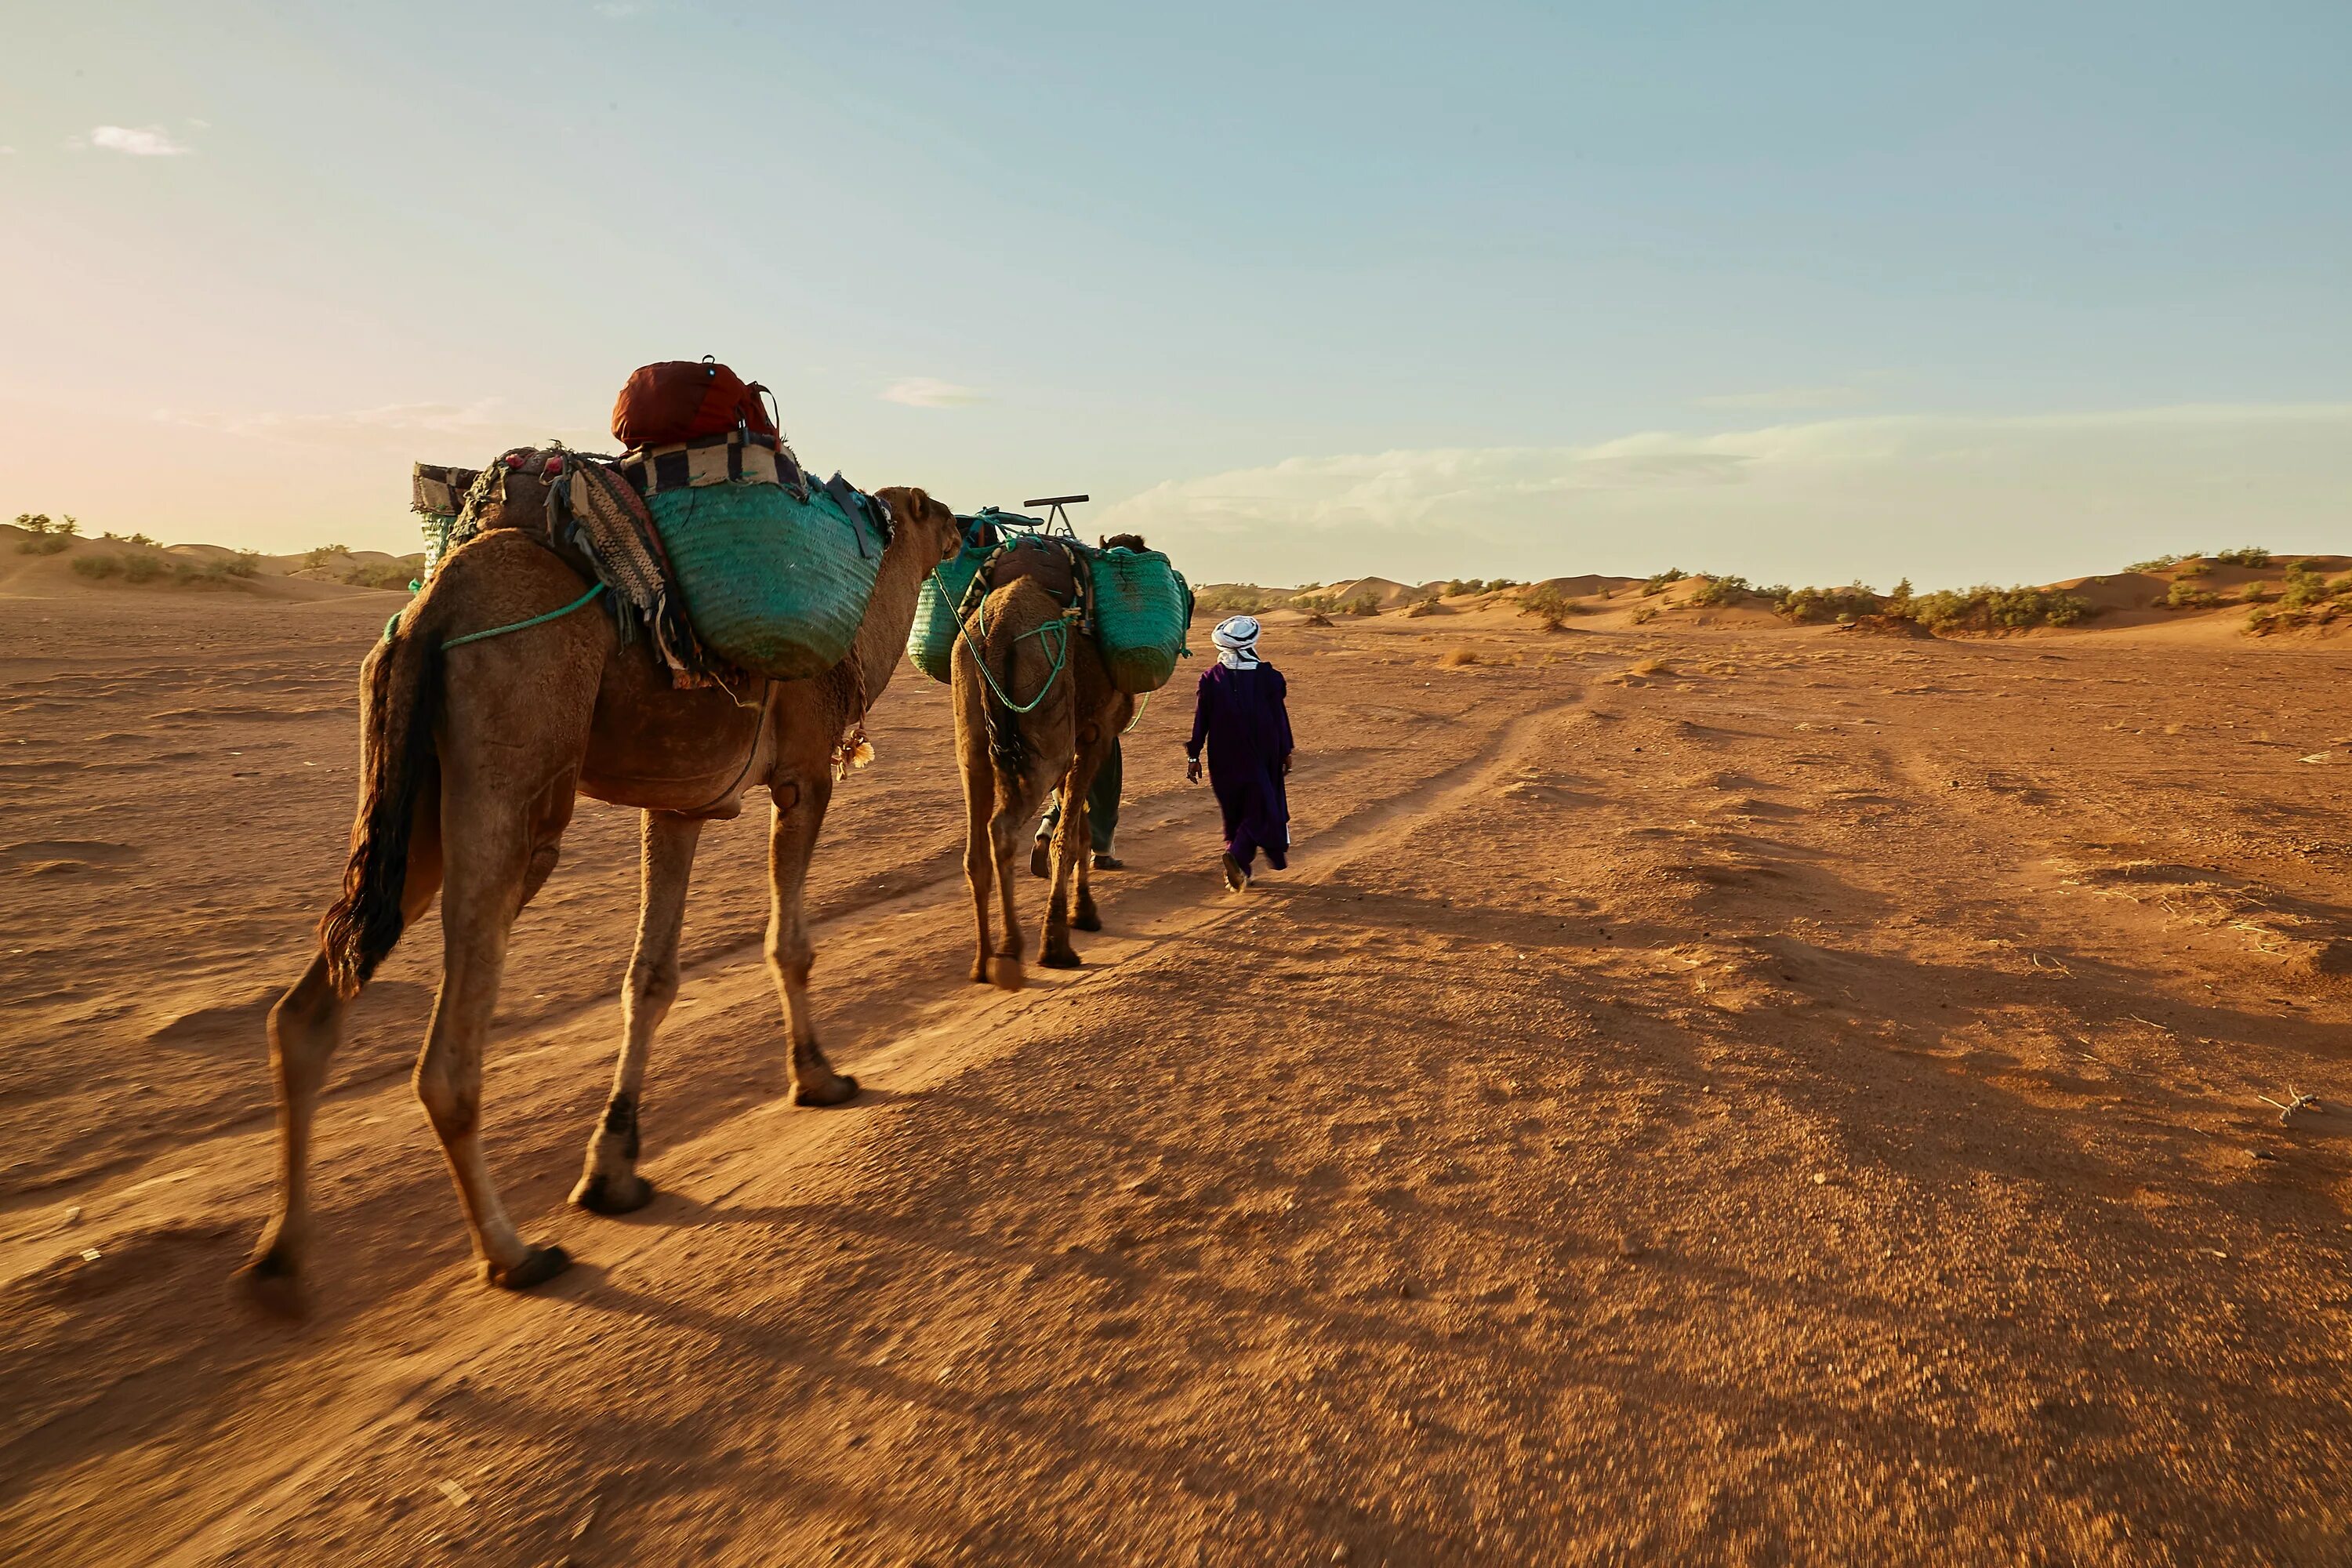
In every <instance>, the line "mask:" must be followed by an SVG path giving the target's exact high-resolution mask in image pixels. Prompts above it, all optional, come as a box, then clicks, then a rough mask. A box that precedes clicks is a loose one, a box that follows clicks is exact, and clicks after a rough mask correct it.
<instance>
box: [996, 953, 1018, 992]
mask: <svg viewBox="0 0 2352 1568" xmlns="http://www.w3.org/2000/svg"><path fill="white" fill-rule="evenodd" d="M988 983H989V984H992V985H993V986H995V987H996V988H997V989H998V990H999V991H1018V990H1020V989H1021V987H1022V985H1023V984H1024V976H1023V974H1022V973H1021V961H1020V960H1019V959H1017V958H992V959H990V960H989V961H988Z"/></svg>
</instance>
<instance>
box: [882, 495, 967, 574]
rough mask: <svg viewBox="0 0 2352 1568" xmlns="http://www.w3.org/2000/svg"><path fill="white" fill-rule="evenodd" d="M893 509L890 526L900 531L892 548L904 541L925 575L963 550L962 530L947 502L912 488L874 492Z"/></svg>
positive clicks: (896, 547) (891, 510)
mask: <svg viewBox="0 0 2352 1568" xmlns="http://www.w3.org/2000/svg"><path fill="white" fill-rule="evenodd" d="M874 493H875V494H876V495H877V496H879V497H880V498H881V499H882V500H883V501H884V502H886V503H887V505H888V506H889V508H890V525H891V527H892V528H893V529H895V530H897V531H898V537H897V538H896V539H893V540H892V541H891V548H892V549H894V550H895V549H898V547H899V544H900V542H902V541H903V542H905V545H906V547H907V548H908V549H909V550H912V551H913V552H915V555H914V559H915V560H916V562H917V563H919V564H920V565H921V567H922V569H923V570H924V571H926V572H928V571H929V570H930V569H931V568H932V567H934V566H936V565H938V564H939V563H940V562H942V561H945V560H946V559H947V558H948V557H949V556H950V555H953V554H954V553H955V552H957V551H958V550H960V549H961V548H962V547H963V529H962V526H961V524H960V523H958V522H957V521H956V515H955V513H954V512H953V511H952V510H950V509H949V507H948V505H947V503H946V502H944V501H936V500H932V499H931V498H930V495H929V492H928V491H925V490H919V489H916V488H914V487H913V486H912V485H892V486H891V487H890V488H889V489H886V490H877V491H875V492H874Z"/></svg>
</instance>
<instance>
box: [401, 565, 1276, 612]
mask: <svg viewBox="0 0 2352 1568" xmlns="http://www.w3.org/2000/svg"><path fill="white" fill-rule="evenodd" d="M414 575H415V574H414V573H411V572H408V571H407V570H406V569H405V568H404V569H403V573H402V576H403V580H404V581H405V580H406V578H408V577H411V576H414ZM1282 602H1283V596H1282V595H1280V594H1278V593H1276V592H1275V591H1274V590H1273V589H1271V588H1261V587H1259V586H1258V585H1257V584H1255V583H1220V584H1217V585H1216V586H1214V587H1212V588H1203V589H1202V590H1201V592H1200V593H1199V594H1198V595H1196V596H1195V597H1194V599H1193V607H1194V608H1195V609H1199V610H1202V611H1205V612H1206V613H1208V614H1209V615H1212V616H1218V617H1219V618H1221V619H1222V618H1223V617H1224V616H1255V615H1256V614H1258V613H1259V612H1260V611H1262V610H1269V609H1272V608H1273V607H1274V606H1275V605H1279V604H1281V603H1282Z"/></svg>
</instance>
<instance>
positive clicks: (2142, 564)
mask: <svg viewBox="0 0 2352 1568" xmlns="http://www.w3.org/2000/svg"><path fill="white" fill-rule="evenodd" d="M2179 559H2180V557H2179V556H2178V555H2151V556H2149V557H2148V558H2147V560H2145V561H2135V562H2133V563H2131V564H2130V565H2128V566H2126V567H2125V568H2124V570H2125V571H2126V572H2161V571H2163V570H2164V569H2165V568H2166V567H2168V566H2170V565H2172V564H2173V563H2175V562H2177V561H2179Z"/></svg>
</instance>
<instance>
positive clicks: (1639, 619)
mask: <svg viewBox="0 0 2352 1568" xmlns="http://www.w3.org/2000/svg"><path fill="white" fill-rule="evenodd" d="M1657 618H1658V606H1657V605H1641V606H1640V607H1638V608H1637V609H1635V610H1634V612H1633V614H1632V615H1630V616H1626V617H1625V620H1626V624H1628V625H1629V626H1648V625H1649V624H1650V623H1651V622H1652V621H1654V620H1656V619H1657Z"/></svg>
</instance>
